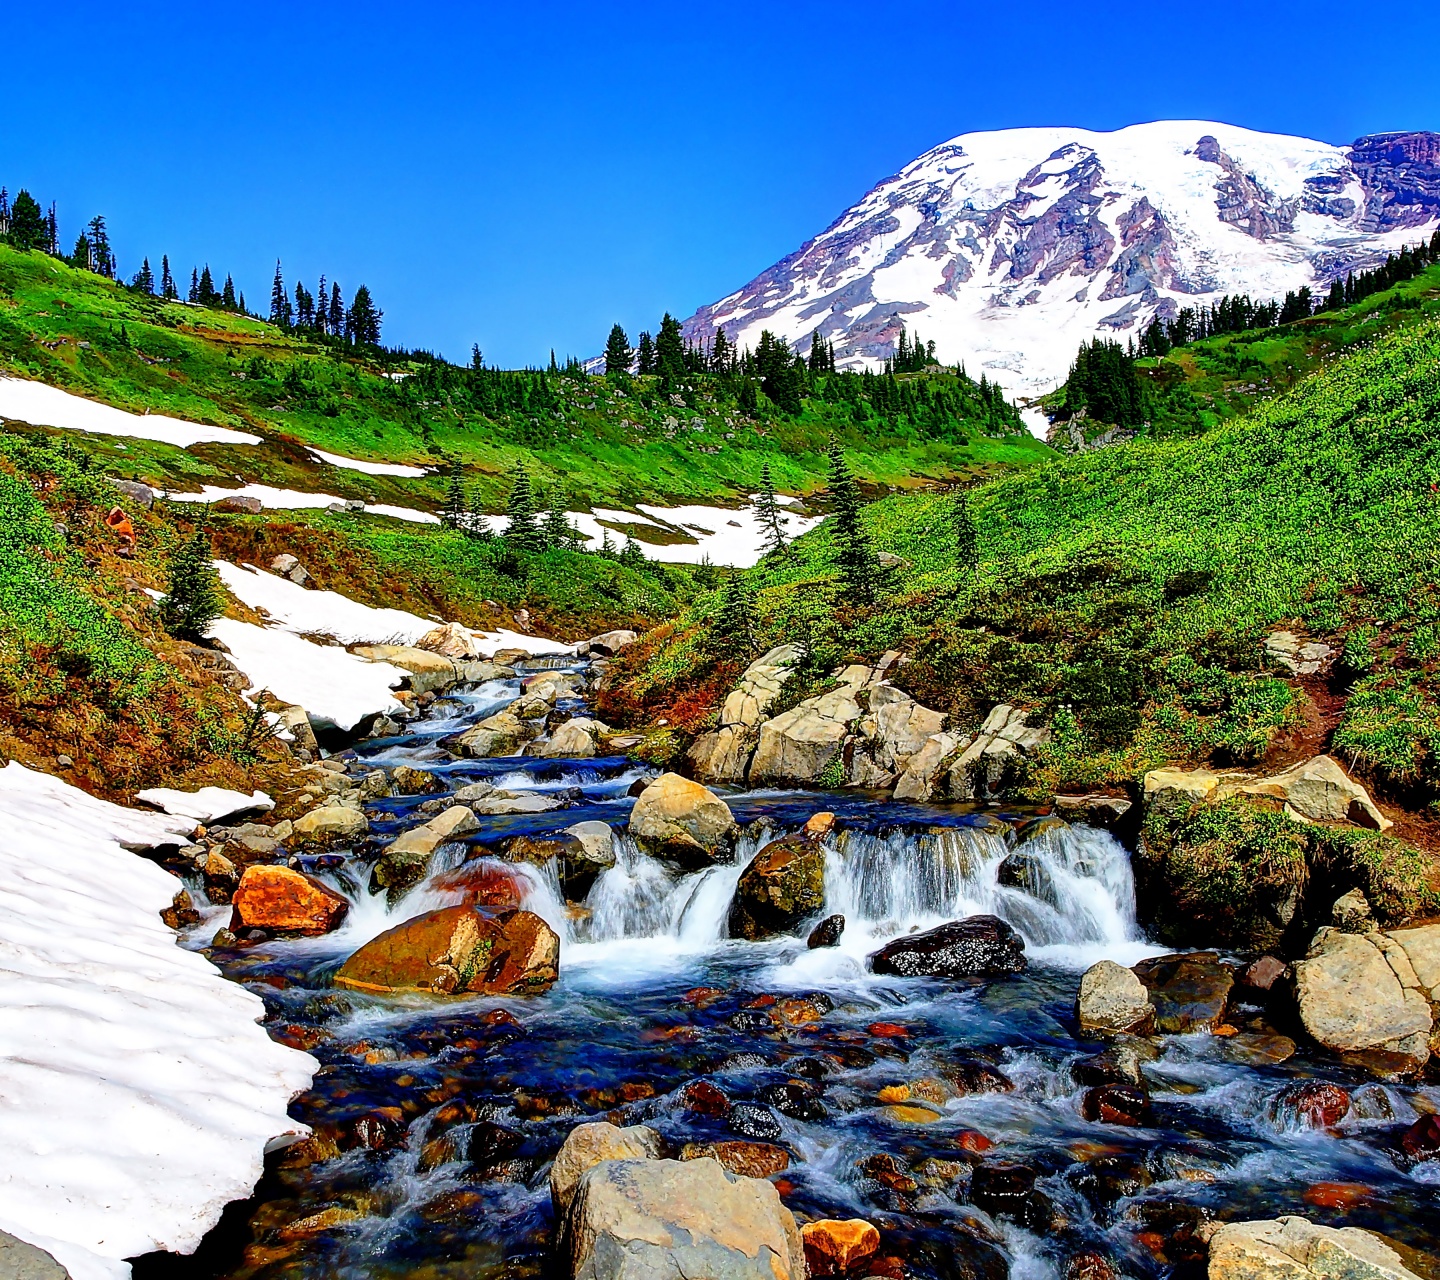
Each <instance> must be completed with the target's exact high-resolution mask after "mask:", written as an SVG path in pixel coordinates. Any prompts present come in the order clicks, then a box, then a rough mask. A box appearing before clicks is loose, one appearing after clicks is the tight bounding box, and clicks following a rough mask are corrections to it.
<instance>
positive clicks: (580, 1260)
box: [562, 1159, 805, 1280]
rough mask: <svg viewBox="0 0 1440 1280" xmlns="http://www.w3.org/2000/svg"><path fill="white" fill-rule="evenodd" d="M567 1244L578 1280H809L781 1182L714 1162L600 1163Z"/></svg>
mask: <svg viewBox="0 0 1440 1280" xmlns="http://www.w3.org/2000/svg"><path fill="white" fill-rule="evenodd" d="M562 1247H563V1250H564V1252H565V1253H566V1254H567V1255H568V1257H569V1261H570V1272H571V1275H572V1276H573V1277H574V1278H575V1280H683V1278H684V1277H714V1278H715V1280H805V1250H804V1246H803V1244H802V1242H801V1238H800V1232H799V1230H798V1229H797V1228H796V1226H795V1219H794V1217H793V1216H792V1215H791V1213H790V1210H788V1209H787V1208H785V1206H784V1205H783V1204H781V1203H780V1196H779V1193H778V1192H777V1191H776V1190H775V1187H774V1185H773V1184H772V1183H770V1182H767V1181H765V1180H763V1179H760V1178H741V1177H737V1176H736V1175H734V1174H733V1173H730V1172H729V1171H728V1170H726V1169H725V1168H724V1167H723V1166H722V1165H721V1164H720V1163H719V1161H716V1160H710V1159H701V1160H684V1161H682V1160H605V1161H602V1162H601V1163H599V1164H597V1165H595V1166H593V1167H592V1168H590V1169H589V1170H587V1171H586V1172H585V1174H584V1175H583V1176H582V1177H581V1179H580V1182H579V1184H578V1186H577V1188H576V1191H575V1196H574V1198H573V1199H572V1201H571V1203H570V1209H569V1212H568V1213H567V1214H566V1217H565V1223H564V1229H563V1232H562Z"/></svg>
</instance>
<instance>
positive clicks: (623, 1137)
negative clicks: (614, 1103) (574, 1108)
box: [550, 1120, 665, 1219]
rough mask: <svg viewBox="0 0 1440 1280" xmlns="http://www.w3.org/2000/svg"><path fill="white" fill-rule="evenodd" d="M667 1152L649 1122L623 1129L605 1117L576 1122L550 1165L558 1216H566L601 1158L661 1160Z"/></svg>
mask: <svg viewBox="0 0 1440 1280" xmlns="http://www.w3.org/2000/svg"><path fill="white" fill-rule="evenodd" d="M664 1153H665V1143H664V1141H663V1139H662V1138H661V1137H660V1135H659V1134H658V1133H656V1132H655V1130H654V1129H651V1128H649V1127H648V1126H647V1125H643V1124H637V1125H631V1126H630V1127H628V1128H625V1129H621V1128H617V1127H616V1126H615V1125H613V1124H610V1123H609V1122H608V1121H605V1120H599V1121H592V1122H591V1123H589V1124H577V1125H576V1126H575V1127H574V1128H573V1129H571V1130H570V1132H569V1134H567V1135H566V1138H565V1142H564V1144H563V1145H562V1146H561V1148H560V1150H559V1151H558V1152H556V1153H555V1163H554V1164H552V1165H551V1166H550V1203H551V1204H552V1205H554V1207H555V1216H556V1218H558V1219H563V1218H564V1216H565V1213H566V1211H567V1210H568V1209H569V1208H570V1202H571V1201H572V1200H573V1199H574V1198H575V1188H576V1187H577V1186H578V1185H579V1183H580V1179H581V1178H582V1177H584V1175H585V1174H586V1173H587V1172H589V1170H591V1169H593V1168H594V1167H595V1166H596V1165H597V1164H599V1163H600V1162H601V1161H602V1160H658V1159H660V1158H661V1157H662V1156H663V1155H664Z"/></svg>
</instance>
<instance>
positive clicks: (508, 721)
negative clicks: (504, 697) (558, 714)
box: [445, 707, 541, 760]
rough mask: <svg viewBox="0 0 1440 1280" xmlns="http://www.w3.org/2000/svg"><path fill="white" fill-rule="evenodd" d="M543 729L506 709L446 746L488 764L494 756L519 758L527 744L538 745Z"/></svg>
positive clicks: (473, 726) (482, 721) (466, 731)
mask: <svg viewBox="0 0 1440 1280" xmlns="http://www.w3.org/2000/svg"><path fill="white" fill-rule="evenodd" d="M540 733H541V728H540V727H539V726H537V725H536V724H535V722H534V721H533V720H525V719H522V718H521V717H520V716H518V715H516V714H515V712H514V711H513V710H512V709H511V708H509V707H506V708H505V709H504V710H503V711H497V712H496V713H495V714H494V715H493V716H487V717H486V718H485V719H484V720H481V721H480V722H479V723H478V724H474V725H471V726H470V728H468V729H466V730H465V732H464V733H461V734H457V735H456V736H455V737H454V738H451V739H450V740H449V741H448V742H447V743H446V744H445V745H446V746H448V747H449V748H450V750H452V751H454V752H456V753H457V754H458V755H462V756H470V757H471V758H472V759H476V760H485V759H489V758H490V757H492V756H518V755H519V754H520V752H521V751H522V750H524V748H525V744H526V743H528V742H532V741H534V739H536V738H538V737H539V736H540Z"/></svg>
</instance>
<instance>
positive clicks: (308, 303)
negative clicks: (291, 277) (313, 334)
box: [295, 280, 315, 329]
mask: <svg viewBox="0 0 1440 1280" xmlns="http://www.w3.org/2000/svg"><path fill="white" fill-rule="evenodd" d="M295 324H296V327H297V328H300V329H313V328H314V327H315V299H314V298H312V297H311V296H310V290H309V289H307V288H306V287H305V286H304V285H303V284H301V283H300V281H298V280H297V281H296V282H295Z"/></svg>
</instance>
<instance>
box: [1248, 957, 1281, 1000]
mask: <svg viewBox="0 0 1440 1280" xmlns="http://www.w3.org/2000/svg"><path fill="white" fill-rule="evenodd" d="M1289 973H1290V966H1289V965H1288V964H1286V963H1285V962H1284V961H1283V960H1277V959H1276V958H1275V957H1274V956H1261V957H1260V959H1258V960H1252V961H1251V962H1250V963H1249V964H1248V965H1246V966H1245V969H1244V971H1243V972H1242V973H1241V974H1240V985H1241V986H1242V987H1246V988H1248V989H1249V991H1251V992H1260V993H1262V994H1269V992H1270V991H1272V990H1273V989H1274V987H1275V984H1276V983H1277V982H1279V981H1280V979H1281V978H1284V977H1286V976H1288V975H1289Z"/></svg>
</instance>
